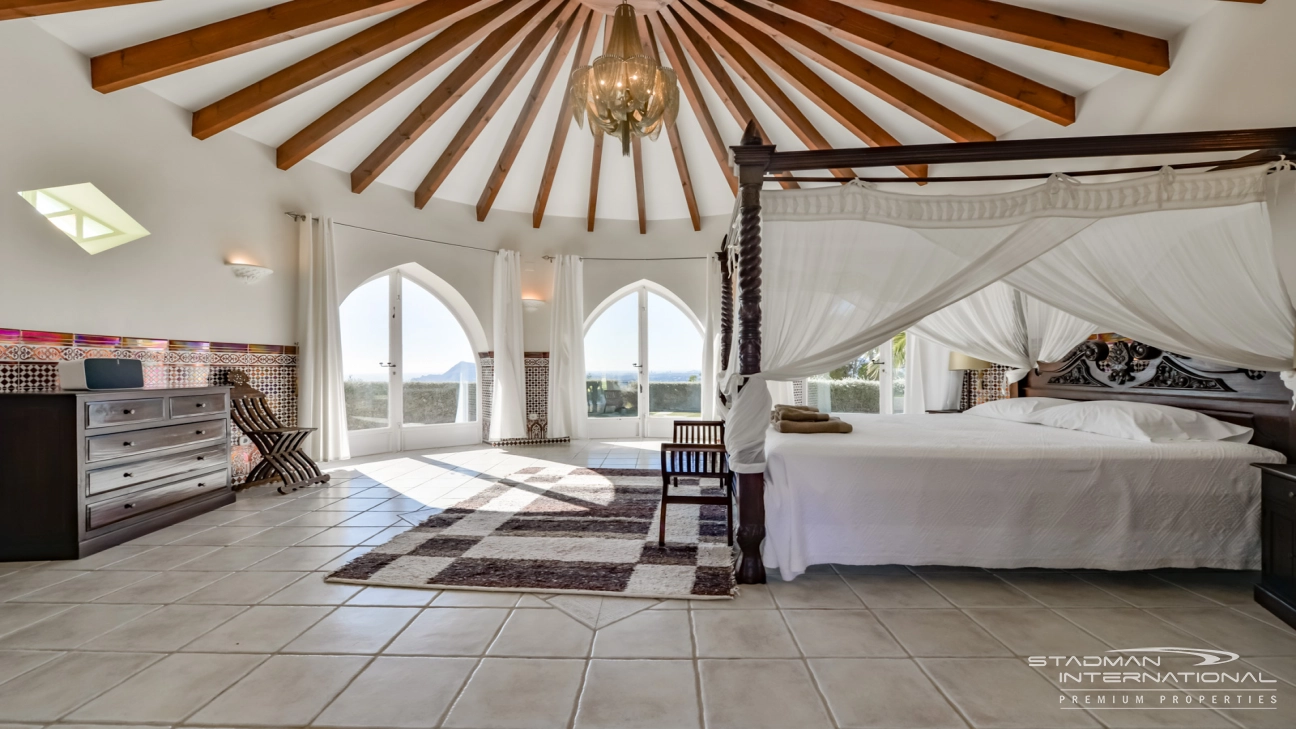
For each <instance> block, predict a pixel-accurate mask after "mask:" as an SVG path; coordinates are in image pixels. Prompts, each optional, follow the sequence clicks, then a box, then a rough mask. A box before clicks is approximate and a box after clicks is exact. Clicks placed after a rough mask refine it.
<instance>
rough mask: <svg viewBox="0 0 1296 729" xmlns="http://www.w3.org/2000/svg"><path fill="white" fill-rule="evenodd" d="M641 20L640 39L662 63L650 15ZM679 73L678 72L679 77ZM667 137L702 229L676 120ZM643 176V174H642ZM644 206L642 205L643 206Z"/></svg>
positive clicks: (691, 215) (696, 226) (690, 208)
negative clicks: (649, 18) (649, 21)
mask: <svg viewBox="0 0 1296 729" xmlns="http://www.w3.org/2000/svg"><path fill="white" fill-rule="evenodd" d="M638 20H639V39H640V40H641V41H643V44H644V48H647V49H648V50H649V51H650V52H651V53H652V58H653V60H655V61H657V63H659V64H660V63H661V52H660V51H658V50H657V36H656V34H654V33H653V30H652V28H651V27H649V25H648V16H646V15H640V16H639V17H638ZM678 76H679V74H678V73H677V74H676V77H677V78H678ZM666 139H667V140H668V141H669V142H670V146H671V155H672V156H673V157H675V170H676V171H677V172H678V173H679V178H680V189H682V190H683V191H684V204H685V206H687V207H688V211H689V221H690V222H692V223H693V230H697V231H700V230H702V214H701V212H700V211H699V210H698V204H697V196H696V195H695V194H694V193H693V176H692V175H691V174H689V167H688V159H687V158H686V157H685V156H684V145H683V143H682V142H681V141H680V136H679V127H678V125H677V124H676V123H675V122H674V121H667V122H666ZM640 176H642V175H640ZM641 207H642V206H641ZM639 227H640V228H641V230H640V231H639V232H641V233H644V232H647V226H646V224H641V225H640V226H639Z"/></svg>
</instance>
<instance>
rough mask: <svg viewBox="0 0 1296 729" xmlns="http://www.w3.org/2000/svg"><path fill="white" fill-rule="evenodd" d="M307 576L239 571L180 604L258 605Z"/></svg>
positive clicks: (301, 574)
mask: <svg viewBox="0 0 1296 729" xmlns="http://www.w3.org/2000/svg"><path fill="white" fill-rule="evenodd" d="M305 574H306V573H303V572H235V573H234V574H232V575H230V576H229V577H225V578H223V579H221V580H218V581H216V582H213V583H212V584H210V585H208V586H207V587H204V588H203V589H201V590H199V591H197V592H195V593H193V594H192V595H189V596H188V597H186V598H184V599H183V600H181V601H180V602H183V603H201V604H212V605H255V604H257V603H259V602H261V601H262V600H264V599H266V598H267V597H270V596H271V595H273V594H275V593H276V592H279V591H280V590H282V589H283V588H285V587H287V586H288V585H291V584H292V583H294V582H296V581H297V580H299V579H301V578H302V577H303V576H304V575H305Z"/></svg>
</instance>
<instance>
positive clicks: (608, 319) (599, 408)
mask: <svg viewBox="0 0 1296 729" xmlns="http://www.w3.org/2000/svg"><path fill="white" fill-rule="evenodd" d="M638 367H639V294H638V292H634V293H630V294H628V295H626V296H624V297H622V298H621V299H620V300H619V301H617V302H616V303H614V304H612V305H611V306H609V307H608V308H607V309H606V310H604V312H603V313H602V314H601V315H599V318H598V319H596V320H595V321H594V323H593V324H592V325H591V326H590V328H589V331H588V332H586V333H585V370H586V382H585V395H586V400H587V405H588V407H589V416H590V417H591V418H637V417H639V369H638Z"/></svg>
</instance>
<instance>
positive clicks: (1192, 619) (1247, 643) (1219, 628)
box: [1148, 607, 1296, 656]
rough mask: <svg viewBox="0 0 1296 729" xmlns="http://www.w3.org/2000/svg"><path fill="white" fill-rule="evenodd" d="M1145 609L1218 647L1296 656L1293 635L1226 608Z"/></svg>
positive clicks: (1248, 653) (1270, 654)
mask: <svg viewBox="0 0 1296 729" xmlns="http://www.w3.org/2000/svg"><path fill="white" fill-rule="evenodd" d="M1148 612H1150V613H1152V614H1153V615H1155V616H1157V617H1158V618H1161V619H1162V620H1166V621H1168V622H1170V623H1171V624H1172V625H1174V626H1175V627H1177V628H1180V629H1181V630H1184V631H1186V632H1188V633H1191V634H1193V635H1195V636H1197V637H1198V638H1201V639H1203V640H1208V641H1210V642H1211V643H1213V644H1214V645H1216V646H1218V647H1219V648H1222V649H1224V650H1227V651H1234V652H1236V653H1241V654H1242V655H1244V656H1293V655H1296V635H1292V634H1290V633H1285V632H1283V631H1281V630H1279V629H1277V628H1275V627H1273V626H1270V625H1267V624H1265V623H1262V622H1260V621H1259V620H1252V619H1251V618H1248V617H1246V616H1245V615H1239V614H1238V613H1236V612H1234V611H1232V610H1229V609H1228V608H1222V607H1218V608H1153V609H1151V610H1149V611H1148Z"/></svg>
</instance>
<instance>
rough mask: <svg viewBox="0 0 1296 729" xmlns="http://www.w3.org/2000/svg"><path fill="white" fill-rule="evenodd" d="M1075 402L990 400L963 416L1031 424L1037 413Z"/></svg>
mask: <svg viewBox="0 0 1296 729" xmlns="http://www.w3.org/2000/svg"><path fill="white" fill-rule="evenodd" d="M1073 402H1075V400H1063V399H1061V398H1056V397H1009V398H1004V399H1003V400H991V401H990V402H987V403H981V404H980V405H977V406H976V407H974V408H969V409H968V410H966V411H964V415H978V416H980V417H983V418H994V419H996V420H1012V421H1014V422H1018V423H1033V422H1035V420H1034V417H1035V415H1036V414H1037V413H1039V412H1041V411H1043V410H1046V409H1048V408H1055V407H1059V406H1061V405H1070V404H1071V403H1073Z"/></svg>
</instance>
